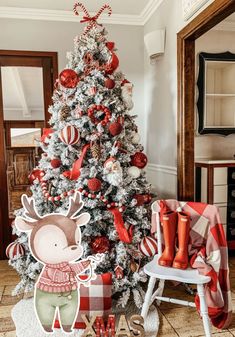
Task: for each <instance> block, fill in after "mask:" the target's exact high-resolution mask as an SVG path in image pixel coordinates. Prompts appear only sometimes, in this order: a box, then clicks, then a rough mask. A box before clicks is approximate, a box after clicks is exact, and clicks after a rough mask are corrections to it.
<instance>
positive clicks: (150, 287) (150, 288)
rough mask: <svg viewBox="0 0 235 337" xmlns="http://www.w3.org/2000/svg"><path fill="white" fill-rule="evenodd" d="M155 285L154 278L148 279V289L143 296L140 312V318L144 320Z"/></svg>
mask: <svg viewBox="0 0 235 337" xmlns="http://www.w3.org/2000/svg"><path fill="white" fill-rule="evenodd" d="M155 283H156V278H155V277H152V276H151V277H150V279H149V283H148V289H147V292H146V295H145V299H144V304H143V307H142V310H141V316H142V317H143V318H144V319H145V318H146V317H147V314H148V310H149V306H150V304H151V298H152V294H153V289H154V286H155Z"/></svg>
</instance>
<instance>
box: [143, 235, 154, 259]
mask: <svg viewBox="0 0 235 337" xmlns="http://www.w3.org/2000/svg"><path fill="white" fill-rule="evenodd" d="M139 250H140V252H141V253H142V254H143V255H144V256H148V257H150V256H154V255H155V254H156V253H157V241H156V240H155V239H154V238H152V237H151V236H145V237H144V238H143V239H142V240H141V241H140V244H139Z"/></svg>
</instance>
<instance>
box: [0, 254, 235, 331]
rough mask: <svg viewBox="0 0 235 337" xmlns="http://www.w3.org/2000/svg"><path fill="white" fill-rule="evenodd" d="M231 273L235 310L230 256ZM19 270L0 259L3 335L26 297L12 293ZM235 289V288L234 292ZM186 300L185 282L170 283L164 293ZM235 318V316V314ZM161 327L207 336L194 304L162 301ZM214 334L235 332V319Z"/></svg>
mask: <svg viewBox="0 0 235 337" xmlns="http://www.w3.org/2000/svg"><path fill="white" fill-rule="evenodd" d="M230 275H231V286H232V296H233V303H234V311H235V257H233V258H230ZM18 280H19V279H18V277H17V275H16V273H15V271H13V270H12V268H10V267H9V266H8V264H7V261H0V337H15V336H16V334H15V327H14V324H13V322H12V319H11V309H12V308H13V306H14V305H15V304H16V303H17V302H18V301H19V300H21V299H22V298H23V296H19V297H12V296H11V291H12V289H13V288H14V286H15V285H16V284H17V283H18ZM233 291H234V292H233ZM171 294H174V296H175V297H178V298H180V299H186V300H193V298H192V296H190V295H188V294H186V292H185V289H184V288H183V287H182V286H178V287H176V288H174V287H172V285H170V286H169V285H168V286H167V288H166V290H165V292H164V295H166V296H171ZM234 318H235V317H234ZM160 320H161V325H160V331H159V334H158V337H177V336H180V337H198V336H204V332H203V327H202V322H201V319H200V318H199V315H198V314H197V312H196V311H195V309H193V308H182V307H180V306H177V305H174V304H170V303H162V304H161V306H160ZM212 332H213V337H231V336H235V320H234V323H233V324H232V325H231V327H230V328H229V329H228V330H223V331H220V330H217V329H215V328H213V330H212Z"/></svg>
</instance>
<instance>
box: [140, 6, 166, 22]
mask: <svg viewBox="0 0 235 337" xmlns="http://www.w3.org/2000/svg"><path fill="white" fill-rule="evenodd" d="M163 2H164V0H150V1H149V2H148V4H147V5H146V6H145V8H144V9H143V11H142V13H141V14H140V17H141V20H142V26H144V25H145V24H146V23H147V22H148V20H149V19H150V18H151V16H152V15H153V13H154V12H155V11H156V10H157V9H158V7H159V6H160V5H161V4H162V3H163Z"/></svg>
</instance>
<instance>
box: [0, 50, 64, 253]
mask: <svg viewBox="0 0 235 337" xmlns="http://www.w3.org/2000/svg"><path fill="white" fill-rule="evenodd" d="M2 67H40V68H42V74H43V98H44V120H43V126H47V123H48V120H49V113H48V106H49V105H50V104H51V97H52V93H53V84H54V82H55V80H56V78H57V77H58V65H57V53H53V52H27V51H4V50H0V153H1V156H0V195H1V196H2V198H1V202H0V243H1V244H0V259H4V258H5V249H6V247H7V245H8V244H9V243H10V242H11V241H12V234H11V233H12V230H11V222H12V220H13V211H14V209H17V208H18V207H19V206H20V204H19V197H20V194H22V193H24V192H25V191H27V190H28V188H29V182H28V172H30V171H31V169H32V168H33V167H34V166H35V160H36V153H35V151H36V150H35V147H32V148H30V147H28V146H26V147H20V148H14V147H11V145H10V144H9V135H7V132H6V131H7V126H6V125H7V124H6V123H7V121H4V106H3V90H2V89H3V87H2V85H3V83H2V76H1V69H2ZM11 122H12V121H11ZM30 122H32V123H33V122H34V121H30ZM14 123H16V124H17V123H19V125H20V124H21V123H22V121H20V120H18V121H14ZM16 124H15V125H16ZM8 126H9V125H8ZM16 127H17V126H16ZM19 127H20V126H19Z"/></svg>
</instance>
